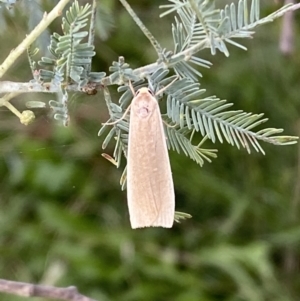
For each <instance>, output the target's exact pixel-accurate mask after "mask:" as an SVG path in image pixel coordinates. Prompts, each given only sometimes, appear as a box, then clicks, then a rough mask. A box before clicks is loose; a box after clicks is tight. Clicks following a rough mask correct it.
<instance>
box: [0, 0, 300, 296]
mask: <svg viewBox="0 0 300 301" xmlns="http://www.w3.org/2000/svg"><path fill="white" fill-rule="evenodd" d="M23 1H24V2H25V0H23ZM26 2H27V1H26ZM56 2H57V1H52V0H51V1H50V0H48V1H37V0H36V1H33V0H32V1H31V3H30V5H29V2H28V7H27V8H28V10H26V9H25V10H24V6H20V7H18V6H17V7H16V8H14V9H13V10H10V11H8V10H6V8H5V7H2V8H1V28H2V30H1V34H0V35H1V52H0V59H1V61H3V60H4V58H5V57H6V56H7V54H8V53H9V51H10V50H11V49H12V48H14V47H15V46H16V45H17V44H18V43H19V42H21V41H22V39H23V38H24V35H25V34H26V33H28V31H29V28H30V26H32V24H34V20H33V19H34V18H36V19H37V20H38V19H39V18H40V14H41V13H42V11H43V10H44V9H47V10H49V9H50V8H51V7H53V3H56ZM83 2H84V1H81V3H83ZM85 2H87V1H85ZM217 2H218V5H219V6H220V7H223V6H224V5H225V3H228V2H229V1H222V0H219V1H217ZM41 3H43V7H41ZM99 3H100V4H101V5H103V11H102V20H104V21H105V20H110V23H111V25H113V27H111V31H110V32H109V36H107V37H106V34H105V32H101V31H100V32H99V31H98V34H97V37H96V51H97V56H96V58H95V60H94V63H93V71H106V72H108V68H109V66H110V65H111V63H112V61H117V59H118V56H119V55H123V56H124V57H125V59H126V61H127V62H128V63H130V65H131V67H133V68H136V67H140V66H143V65H145V64H149V63H152V62H154V61H155V60H156V56H155V51H154V50H153V49H152V47H151V45H150V44H149V43H148V41H147V39H146V38H145V37H144V36H143V34H142V33H141V32H140V30H139V28H138V27H137V26H136V25H135V24H134V22H133V21H132V20H131V19H130V17H129V16H128V14H127V13H126V11H125V10H124V9H123V7H122V6H121V5H120V4H119V3H118V1H116V0H101V1H99ZM162 3H163V4H165V3H166V1H158V0H156V1H154V0H151V1H150V0H149V1H139V0H131V1H130V4H131V5H132V7H133V8H134V10H135V11H136V12H137V14H138V15H139V16H140V17H141V19H142V20H143V21H144V23H145V24H146V25H147V26H148V28H149V29H150V30H151V31H152V33H153V34H154V35H155V36H156V37H157V39H158V40H159V41H160V42H161V44H162V45H163V46H164V47H168V48H171V49H172V48H173V46H172V36H171V25H170V21H172V18H171V17H168V18H164V19H160V18H159V17H158V15H159V13H160V12H161V10H159V9H158V5H159V4H162ZM264 3H265V4H263V5H262V13H261V15H263V16H265V15H267V14H268V13H271V12H273V11H274V10H275V9H277V8H279V7H280V5H281V4H282V3H281V1H264ZM20 5H22V4H20ZM23 5H24V3H23ZM34 5H36V8H34ZM294 25H295V28H294V30H295V41H294V42H295V53H294V54H293V55H291V56H289V57H286V56H283V55H282V54H281V53H280V51H279V48H278V43H279V36H280V32H281V29H282V19H278V20H276V21H275V22H274V23H271V24H268V25H265V26H263V27H260V28H258V29H257V33H256V34H255V36H254V39H253V40H245V41H242V43H243V44H244V45H246V46H247V47H248V51H247V52H245V51H242V50H240V49H236V48H234V47H230V46H229V51H230V57H229V58H226V57H224V55H222V54H220V53H218V54H217V55H216V56H214V57H211V55H210V52H209V50H207V51H204V52H203V53H200V56H201V57H202V58H206V59H209V60H211V61H212V62H213V66H212V68H211V69H210V70H200V71H201V72H202V73H203V78H202V79H200V83H201V86H202V88H206V89H207V95H217V96H218V97H220V98H224V99H227V100H228V101H230V102H233V103H234V104H235V105H234V108H235V109H242V110H245V111H247V112H253V113H261V112H263V113H265V115H266V117H268V118H269V119H270V120H269V121H268V122H267V124H266V125H265V127H278V128H284V129H285V132H284V133H285V134H286V135H299V134H300V130H299V124H300V120H299V96H300V74H299V73H300V56H299V55H298V53H299V49H300V39H299V13H298V12H296V13H295V24H294ZM106 26H108V27H110V26H109V24H108V23H107V22H106ZM50 30H51V31H57V32H60V23H59V21H58V20H56V21H55V22H54V23H53V24H52V25H51V26H50ZM44 39H47V36H45V37H44ZM43 41H45V40H42V42H41V43H42V44H43V43H44V42H43ZM43 45H44V46H45V44H43ZM30 79H31V73H30V69H29V67H28V64H27V61H26V56H25V55H23V56H22V58H20V59H18V60H17V62H16V63H15V64H14V66H13V68H11V70H10V71H9V72H8V73H7V74H6V75H5V80H11V81H18V82H27V81H29V80H30ZM110 91H111V93H112V94H113V97H114V99H115V100H117V99H118V95H117V93H116V87H110ZM50 99H55V96H53V95H42V94H28V95H21V96H19V97H17V98H16V99H14V100H13V101H12V103H13V104H15V105H16V106H17V107H18V108H19V109H20V110H24V109H25V102H26V101H28V100H45V101H49V100H50ZM69 108H70V115H71V122H70V126H69V127H67V128H65V127H63V126H60V125H58V124H57V123H56V122H55V121H54V120H53V119H52V117H51V112H50V111H49V110H48V109H37V110H35V113H36V115H37V118H36V121H35V122H34V123H33V124H31V125H29V126H27V127H25V126H23V125H21V124H20V123H19V120H18V119H17V118H16V117H15V116H13V115H12V113H11V112H9V111H8V110H6V109H5V108H3V107H2V108H1V110H0V115H1V116H0V137H1V139H0V152H1V157H0V158H1V159H0V179H1V180H0V278H4V279H10V280H16V281H23V282H31V283H41V284H48V285H55V286H70V285H75V286H77V287H78V289H79V290H80V292H81V293H82V294H84V295H87V296H89V297H91V298H94V299H96V300H99V301H100V300H101V301H106V300H115V301H116V300H122V301H123V300H124V301H138V300H143V301H148V300H149V301H150V300H151V301H171V300H172V301H215V300H225V301H267V300H272V301H279V300H280V301H281V300H282V301H291V300H293V301H294V300H295V301H296V300H299V298H300V273H299V272H300V269H299V268H300V264H299V259H300V250H299V245H300V217H299V206H300V180H299V176H300V174H299V172H300V165H299V164H300V163H299V159H300V151H299V146H298V145H293V146H286V147H278V146H277V147H276V146H273V145H267V144H264V143H262V146H263V148H264V150H265V151H266V155H265V156H263V155H262V154H257V153H252V154H251V155H249V154H248V153H247V152H246V151H245V150H244V149H242V150H238V149H236V148H234V147H232V146H229V145H226V144H220V143H217V144H215V145H213V144H209V143H206V144H205V147H209V148H211V147H213V148H217V149H218V150H219V152H218V158H217V159H215V160H213V162H212V163H205V164H204V166H203V167H202V168H200V167H199V166H198V165H196V164H195V163H194V162H193V161H191V160H189V159H188V158H186V157H185V156H183V155H178V154H177V153H175V152H171V153H170V156H171V158H170V159H171V166H172V171H173V177H174V182H175V190H176V209H177V210H179V211H184V212H188V213H190V214H192V215H193V218H192V219H189V220H187V221H184V222H182V223H181V224H175V226H174V227H173V228H172V229H171V230H167V229H163V228H149V229H140V230H132V229H131V228H130V224H129V216H128V209H127V205H126V192H122V191H121V190H120V186H119V179H120V176H121V173H122V170H117V169H116V168H115V167H114V166H113V165H112V164H110V163H109V162H108V161H106V160H105V159H104V158H103V157H102V156H101V153H102V152H103V151H102V148H101V145H102V142H103V140H102V139H101V138H99V137H98V136H97V133H98V130H99V128H100V126H101V123H102V122H105V121H106V119H107V118H108V112H107V109H106V107H105V104H104V100H103V97H102V95H101V92H98V94H96V95H95V96H86V95H77V94H74V95H73V96H72V99H71V100H70V102H69ZM199 138H201V137H199ZM105 152H106V153H108V154H112V152H113V145H110V147H109V148H108V149H106V150H105ZM123 163H124V162H123ZM123 167H124V166H123ZM0 300H3V301H19V300H25V298H24V297H22V298H21V297H15V296H11V295H6V294H2V293H0ZM26 300H45V299H36V298H29V299H26Z"/></svg>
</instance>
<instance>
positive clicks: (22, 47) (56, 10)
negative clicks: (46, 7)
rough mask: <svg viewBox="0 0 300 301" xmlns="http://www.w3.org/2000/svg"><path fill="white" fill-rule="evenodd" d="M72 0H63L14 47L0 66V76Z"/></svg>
mask: <svg viewBox="0 0 300 301" xmlns="http://www.w3.org/2000/svg"><path fill="white" fill-rule="evenodd" d="M69 1H70V0H61V1H60V2H59V3H58V4H57V5H56V6H55V7H54V8H53V9H52V11H51V12H50V13H49V14H47V13H45V14H44V17H43V19H42V20H41V22H40V23H39V24H38V25H37V26H36V27H35V28H34V30H33V31H32V32H31V33H30V34H29V35H28V36H27V37H26V38H25V39H24V40H23V41H22V42H21V44H19V45H18V46H17V47H16V48H15V49H13V50H12V51H11V52H10V54H9V55H8V57H7V58H6V59H5V61H4V62H3V63H2V65H1V66H0V78H1V77H2V76H3V75H4V73H5V72H6V71H7V70H8V69H9V68H10V66H11V65H12V64H13V63H14V62H15V61H16V59H17V58H18V57H19V56H20V55H21V54H22V53H23V52H24V51H25V50H26V49H27V48H28V46H29V45H31V44H32V43H33V42H34V41H35V40H36V39H37V37H38V36H39V35H40V34H41V33H42V32H43V31H44V30H45V29H46V28H47V27H48V26H49V24H50V23H51V22H52V21H53V20H54V19H55V18H57V17H58V16H60V15H61V13H62V10H63V9H64V7H65V6H66V5H67V3H68V2H69Z"/></svg>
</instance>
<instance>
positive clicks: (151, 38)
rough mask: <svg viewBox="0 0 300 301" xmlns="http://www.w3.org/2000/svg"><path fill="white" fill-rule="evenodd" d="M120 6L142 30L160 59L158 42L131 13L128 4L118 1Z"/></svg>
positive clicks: (160, 49) (133, 13)
mask: <svg viewBox="0 0 300 301" xmlns="http://www.w3.org/2000/svg"><path fill="white" fill-rule="evenodd" d="M120 2H121V3H122V5H123V6H124V7H125V8H126V10H127V12H128V13H129V15H130V16H131V17H132V19H133V20H134V22H135V23H136V24H137V25H138V27H139V28H140V29H141V30H142V32H143V33H144V35H145V36H146V37H147V38H148V40H149V41H150V42H151V44H152V45H153V47H154V48H155V50H156V52H157V54H158V56H159V57H160V56H161V54H162V47H161V46H160V44H159V42H158V41H157V40H156V39H155V37H154V36H153V35H152V33H151V32H150V31H149V30H148V29H147V27H146V26H145V25H144V24H143V22H142V21H141V19H140V18H139V17H138V16H137V14H136V13H135V12H134V11H133V9H132V8H131V6H130V5H129V4H128V2H127V1H126V0H120Z"/></svg>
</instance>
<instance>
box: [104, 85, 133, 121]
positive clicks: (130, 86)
mask: <svg viewBox="0 0 300 301" xmlns="http://www.w3.org/2000/svg"><path fill="white" fill-rule="evenodd" d="M128 86H129V88H130V90H131V92H132V94H133V96H135V91H134V88H133V86H132V83H131V80H129V82H128ZM130 107H131V104H130V105H129V106H128V107H127V109H126V110H125V112H124V114H123V116H122V117H121V118H120V119H117V120H115V121H113V122H106V123H102V125H114V124H116V123H118V122H119V121H121V120H123V119H124V118H125V116H126V115H127V113H128V111H129V109H130Z"/></svg>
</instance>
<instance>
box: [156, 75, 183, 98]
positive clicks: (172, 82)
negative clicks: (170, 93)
mask: <svg viewBox="0 0 300 301" xmlns="http://www.w3.org/2000/svg"><path fill="white" fill-rule="evenodd" d="M178 78H179V76H176V77H175V79H174V80H172V81H171V82H170V83H169V84H167V85H166V86H165V87H162V88H161V89H160V90H158V91H157V92H156V93H155V96H157V95H158V94H160V93H162V92H164V91H165V90H166V89H168V88H169V87H170V86H171V85H172V84H174V82H176V81H177V79H178Z"/></svg>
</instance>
